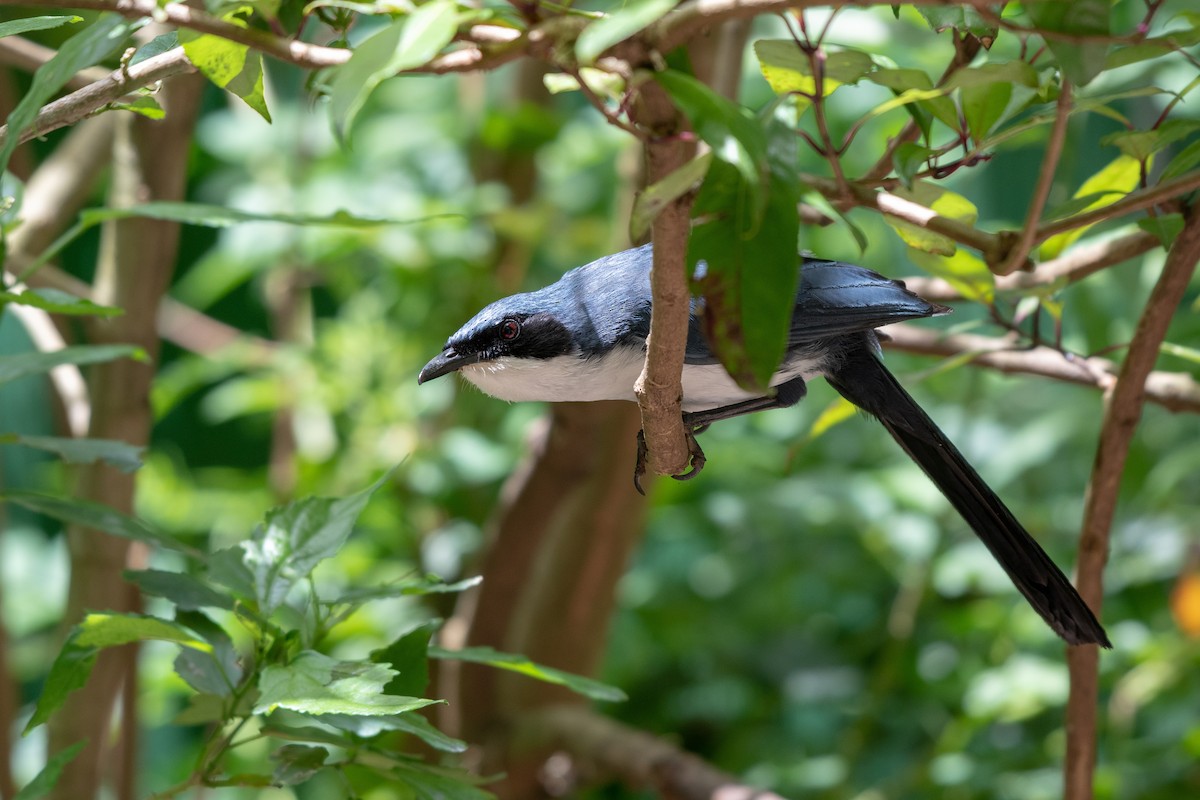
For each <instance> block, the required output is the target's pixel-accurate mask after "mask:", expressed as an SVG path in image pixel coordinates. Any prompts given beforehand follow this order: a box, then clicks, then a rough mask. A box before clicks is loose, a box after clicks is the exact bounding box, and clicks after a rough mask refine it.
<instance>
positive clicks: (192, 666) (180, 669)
mask: <svg viewBox="0 0 1200 800" xmlns="http://www.w3.org/2000/svg"><path fill="white" fill-rule="evenodd" d="M175 674H177V675H178V676H179V677H180V678H182V679H183V681H184V683H186V684H187V685H188V686H190V687H192V688H193V689H195V690H196V691H197V692H199V693H200V694H202V695H213V696H217V697H225V696H228V695H229V694H230V693H232V692H233V689H234V686H235V683H234V682H233V681H232V680H230V676H228V675H226V674H225V671H224V670H223V669H221V665H220V664H219V663H217V660H216V658H214V657H213V655H212V654H211V653H205V652H202V651H200V650H191V649H189V648H186V647H185V648H183V649H182V650H180V651H179V655H177V656H176V657H175Z"/></svg>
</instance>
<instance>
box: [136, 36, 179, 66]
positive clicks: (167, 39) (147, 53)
mask: <svg viewBox="0 0 1200 800" xmlns="http://www.w3.org/2000/svg"><path fill="white" fill-rule="evenodd" d="M176 47H179V33H178V32H177V31H168V32H167V33H161V34H159V35H158V36H155V37H154V38H153V39H151V40H150V41H148V42H146V43H145V44H144V45H142V46H141V47H139V48H138V49H137V52H136V53H134V54H133V58H131V59H129V66H131V67H132V66H133V65H134V64H138V63H140V62H142V61H145V60H146V59H147V58H154V57H155V56H161V55H162V54H163V53H166V52H168V51H170V50H174V49H175V48H176Z"/></svg>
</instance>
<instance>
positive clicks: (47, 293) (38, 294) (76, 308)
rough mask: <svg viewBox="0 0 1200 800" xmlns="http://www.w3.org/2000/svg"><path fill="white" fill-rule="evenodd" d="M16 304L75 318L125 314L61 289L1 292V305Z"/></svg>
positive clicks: (120, 310)
mask: <svg viewBox="0 0 1200 800" xmlns="http://www.w3.org/2000/svg"><path fill="white" fill-rule="evenodd" d="M4 303H16V304H17V305H21V306H32V307H34V308H40V309H42V310H43V311H49V312H50V313H52V314H71V315H74V316H90V317H116V316H119V315H121V314H124V313H125V311H124V309H120V308H117V307H115V306H101V305H97V304H96V303H93V302H92V301H91V300H87V299H85V298H82V297H76V296H75V295H73V294H68V293H67V292H64V291H61V290H59V289H29V290H27V291H24V292H21V293H19V294H18V293H15V292H4V291H0V305H3V304H4Z"/></svg>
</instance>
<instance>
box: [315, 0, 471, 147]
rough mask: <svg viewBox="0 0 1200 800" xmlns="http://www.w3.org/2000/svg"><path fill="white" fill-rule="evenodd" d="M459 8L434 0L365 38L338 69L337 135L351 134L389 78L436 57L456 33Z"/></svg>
mask: <svg viewBox="0 0 1200 800" xmlns="http://www.w3.org/2000/svg"><path fill="white" fill-rule="evenodd" d="M457 30H458V8H457V6H456V4H455V2H454V0H433V2H430V3H426V4H425V5H422V6H418V7H417V8H416V9H415V10H414V11H413V12H412V14H410V15H409V16H407V17H405V18H404V19H401V20H399V21H397V22H395V23H393V24H391V25H389V26H387V27H386V28H384V29H382V30H380V31H377V32H376V33H374V34H372V35H371V36H369V37H367V38H366V39H364V40H363V41H362V42H360V43H359V45H358V46H357V47H355V48H354V53H353V54H352V55H351V56H350V60H349V61H347V62H346V63H345V64H343V65H342V66H340V67H338V68H337V70H336V71H335V72H334V76H333V81H332V84H331V86H330V98H329V114H330V118H331V119H332V121H333V129H334V132H335V133H336V134H337V136H338V138H339V139H341V140H343V141H345V140H347V139H348V138H349V135H350V129H351V127H352V126H353V124H354V119H355V117H357V116H358V112H359V111H361V110H362V107H363V105H364V104H365V103H366V102H367V98H368V97H369V96H370V94H371V92H373V91H375V87H377V86H378V85H379V84H380V83H382V82H383V80H384V79H386V78H390V77H391V76H392V75H395V74H396V73H397V72H402V71H404V70H409V69H413V68H415V67H419V66H421V65H422V64H425V63H426V62H428V61H430V60H432V59H433V57H434V56H436V55H437V54H438V53H440V52H441V51H442V48H444V47H445V46H446V45H448V44H450V42H451V41H452V40H453V39H454V34H455V33H456V32H457Z"/></svg>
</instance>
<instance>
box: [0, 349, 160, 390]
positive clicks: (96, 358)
mask: <svg viewBox="0 0 1200 800" xmlns="http://www.w3.org/2000/svg"><path fill="white" fill-rule="evenodd" d="M118 358H133V359H136V360H138V361H145V360H146V354H145V352H144V351H143V350H142V349H141V348H140V347H134V346H133V345H128V344H98V345H76V346H74V347H64V348H63V349H61V350H55V351H53V352H51V353H17V354H15V355H11V356H0V384H4V383H7V382H9V381H12V380H16V379H17V378H23V377H25V376H26V375H38V374H41V373H44V372H49V371H50V370H52V369H54V368H55V367H57V366H61V365H62V364H79V365H82V364H99V363H102V362H105V361H113V360H115V359H118Z"/></svg>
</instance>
